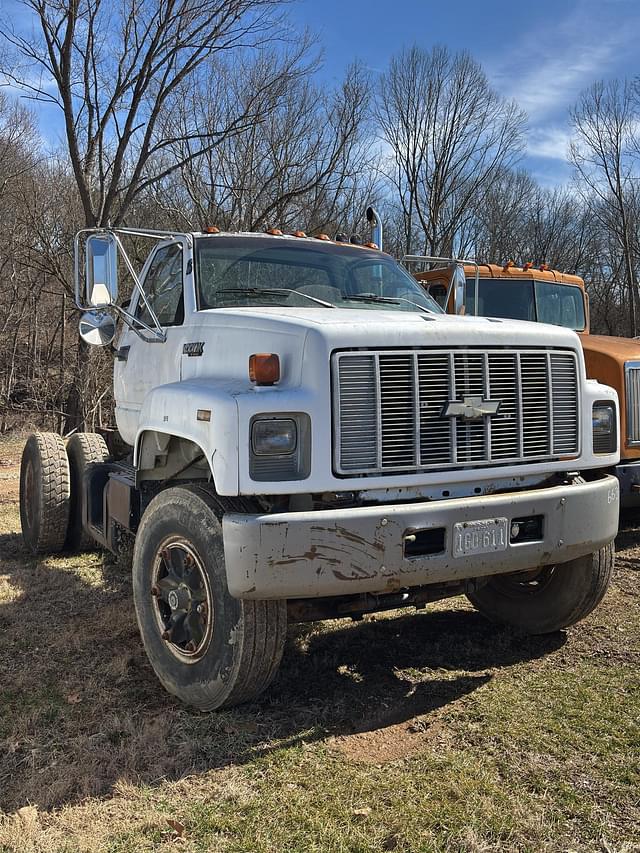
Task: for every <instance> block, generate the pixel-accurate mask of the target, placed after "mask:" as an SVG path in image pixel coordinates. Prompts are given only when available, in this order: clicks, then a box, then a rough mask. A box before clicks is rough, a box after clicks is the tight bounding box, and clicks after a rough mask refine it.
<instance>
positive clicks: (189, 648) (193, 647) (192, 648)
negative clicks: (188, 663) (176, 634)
mask: <svg viewBox="0 0 640 853" xmlns="http://www.w3.org/2000/svg"><path fill="white" fill-rule="evenodd" d="M185 649H186V651H188V652H195V650H196V644H195V643H194V642H193V640H189V642H188V643H187V645H186V646H185Z"/></svg>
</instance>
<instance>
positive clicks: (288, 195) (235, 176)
mask: <svg viewBox="0 0 640 853" xmlns="http://www.w3.org/2000/svg"><path fill="white" fill-rule="evenodd" d="M276 62H277V57H275V56H273V55H271V54H264V55H262V56H260V57H259V59H258V61H257V62H254V63H251V64H244V65H241V66H236V67H235V68H234V70H233V74H229V75H228V77H227V78H225V79H224V83H223V85H222V87H221V88H222V91H219V90H218V89H217V88H216V90H211V89H209V90H202V89H200V90H198V92H196V93H194V94H193V96H191V97H190V98H189V99H188V103H189V117H188V119H187V118H186V117H183V116H182V115H180V114H176V116H174V117H173V120H174V121H176V122H178V123H179V126H178V127H177V128H176V133H175V136H176V137H179V141H178V142H176V144H175V149H176V150H175V155H174V156H175V159H176V160H178V161H181V162H183V163H184V164H185V165H184V166H183V167H182V168H181V170H180V174H179V175H176V176H175V177H174V180H173V182H172V183H169V184H162V185H160V186H159V187H158V188H157V190H156V191H155V195H156V198H157V200H158V201H159V202H160V203H161V204H162V205H163V206H164V207H165V208H166V209H167V211H173V212H174V213H178V214H179V215H180V216H181V218H182V219H183V220H184V221H185V222H186V224H187V225H188V226H189V227H193V226H197V227H202V226H203V225H206V224H211V223H215V224H216V225H218V226H220V227H222V228H225V229H229V230H233V229H237V230H241V231H244V230H246V231H252V230H260V229H264V228H267V227H272V226H278V227H280V228H284V229H292V228H293V229H297V228H307V229H308V230H314V229H325V228H330V227H338V223H339V221H341V220H342V219H343V218H344V214H345V212H346V211H347V210H348V209H349V208H351V209H353V207H354V206H355V205H356V204H359V205H360V207H361V211H360V213H361V212H362V211H363V210H364V207H365V199H364V198H363V194H364V193H370V192H371V184H372V181H374V180H375V169H374V164H373V162H372V152H371V150H370V140H371V136H372V135H371V129H370V127H369V126H368V123H367V117H368V114H367V108H368V103H369V86H368V80H367V78H366V75H364V73H363V71H362V69H361V68H359V67H357V66H356V67H353V68H351V69H350V70H349V71H348V72H347V75H346V78H345V80H344V82H343V83H342V84H341V85H340V86H339V87H338V89H337V90H336V91H335V92H326V91H322V90H320V89H319V87H317V86H315V85H314V84H313V82H312V81H311V80H310V79H309V75H307V74H304V75H299V76H298V77H296V78H295V79H294V78H290V81H289V85H288V87H287V90H286V93H285V94H284V95H283V97H282V98H280V99H279V101H278V103H277V104H276V105H275V106H274V108H273V109H269V108H268V107H267V105H265V107H264V108H262V109H261V110H260V112H261V114H262V115H263V116H264V120H263V121H262V122H259V123H254V124H252V125H251V126H250V127H247V128H245V129H244V130H242V131H241V132H238V133H236V134H234V135H233V136H229V137H227V138H226V139H225V140H224V141H223V142H222V143H221V144H220V145H218V146H216V147H215V148H214V149H212V150H210V151H208V152H207V153H206V154H205V155H204V156H202V157H199V158H197V159H194V158H191V157H190V156H189V155H190V147H191V142H190V141H189V140H188V139H187V138H186V134H185V133H184V129H183V125H182V123H183V121H185V120H188V121H194V122H195V123H196V124H197V125H198V126H200V127H207V126H208V123H210V122H212V121H213V122H218V123H222V124H224V123H225V122H226V121H227V119H225V118H224V117H220V118H218V117H217V116H218V114H219V113H221V112H222V113H224V114H227V115H228V114H230V113H231V112H233V111H234V110H237V109H238V106H237V105H238V103H240V104H241V105H244V104H245V103H246V102H247V99H248V98H249V97H252V95H251V93H252V92H255V91H263V92H264V93H265V97H269V93H268V92H267V91H266V89H265V87H264V80H265V78H268V77H269V76H270V75H271V73H272V68H273V66H274V64H275V63H276ZM241 109H244V106H241ZM365 188H366V189H365ZM347 218H349V217H347Z"/></svg>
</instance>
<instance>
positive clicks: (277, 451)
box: [249, 412, 311, 483]
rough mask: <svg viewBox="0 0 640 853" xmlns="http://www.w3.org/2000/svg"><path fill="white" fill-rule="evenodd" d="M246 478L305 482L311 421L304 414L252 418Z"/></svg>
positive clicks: (264, 480) (308, 471)
mask: <svg viewBox="0 0 640 853" xmlns="http://www.w3.org/2000/svg"><path fill="white" fill-rule="evenodd" d="M249 432H250V442H249V476H250V477H251V479H252V480H256V481H257V482H263V483H266V482H269V481H271V482H274V483H275V482H282V481H284V480H305V479H306V478H307V477H308V476H309V474H310V473H311V418H310V417H309V415H307V414H305V413H304V412H277V413H273V414H267V413H266V412H265V413H264V414H261V415H254V417H253V418H252V419H251V424H250V427H249Z"/></svg>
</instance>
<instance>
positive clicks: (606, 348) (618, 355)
mask: <svg viewBox="0 0 640 853" xmlns="http://www.w3.org/2000/svg"><path fill="white" fill-rule="evenodd" d="M580 340H581V342H582V346H583V348H584V350H585V351H589V350H592V351H593V352H599V353H602V354H603V355H607V356H609V357H610V358H612V359H613V360H614V361H617V362H625V361H637V360H640V341H637V340H635V339H634V338H616V337H613V336H612V335H583V336H581V338H580Z"/></svg>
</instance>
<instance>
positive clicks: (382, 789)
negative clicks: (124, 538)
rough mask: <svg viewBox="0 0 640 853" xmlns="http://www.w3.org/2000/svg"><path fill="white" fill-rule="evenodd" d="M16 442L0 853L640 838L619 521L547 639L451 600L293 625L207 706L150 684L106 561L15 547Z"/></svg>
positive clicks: (592, 842)
mask: <svg viewBox="0 0 640 853" xmlns="http://www.w3.org/2000/svg"><path fill="white" fill-rule="evenodd" d="M19 453H20V449H19V445H18V444H11V443H6V442H3V443H2V444H0V750H1V752H0V755H1V758H0V809H3V810H4V811H0V851H6V853H9V851H11V853H18V851H19V853H28V852H29V851H33V853H36V851H37V853H49V851H69V853H76V851H112V853H116V851H117V852H118V853H124V851H131V853H134V851H135V853H137V851H151V850H153V851H156V850H167V851H169V850H172V851H174V850H176V849H179V850H188V851H209V850H212V851H217V850H220V851H249V850H251V851H254V850H256V851H305V853H306V851H383V850H398V851H448V850H456V851H458V850H459V851H469V853H471V852H472V851H473V853H481V851H494V850H509V851H511V850H515V851H519V850H522V851H524V850H527V851H571V850H572V851H584V850H593V851H604V853H610V851H616V853H631V851H638V850H640V828H639V827H640V804H639V794H638V790H639V789H640V786H639V783H640V766H639V760H640V758H639V755H640V691H639V690H638V686H639V681H640V677H639V673H640V668H639V663H640V597H639V591H638V580H639V579H640V576H639V574H638V569H639V566H640V560H639V556H640V552H639V551H638V549H637V547H636V542H640V530H639V529H637V527H636V526H634V521H633V519H629V520H627V523H626V528H625V531H624V532H623V533H622V534H621V536H620V540H619V549H620V550H621V555H620V559H619V566H620V570H619V572H618V575H617V577H616V581H615V583H614V585H613V588H612V590H611V592H610V593H609V595H608V596H607V598H606V599H605V602H604V603H603V605H602V606H601V607H600V608H599V609H598V610H597V611H596V612H595V613H594V614H593V615H592V617H591V618H590V619H588V620H586V621H585V622H584V623H582V624H581V625H580V626H578V627H577V628H575V629H573V630H572V631H570V632H568V633H567V634H557V635H554V636H551V637H547V638H538V639H530V638H523V637H519V636H518V635H517V634H514V633H513V632H511V631H507V630H504V629H500V628H496V627H494V626H491V625H489V624H488V623H487V622H485V621H484V620H483V619H482V618H481V617H480V616H479V615H477V614H476V613H474V612H473V611H472V610H471V609H470V607H469V606H468V605H466V603H465V602H464V600H462V599H460V600H456V601H454V602H453V604H451V603H447V604H446V605H442V606H437V607H434V608H432V609H429V610H428V611H425V612H421V613H417V614H415V613H411V614H404V613H401V612H398V613H395V614H390V615H388V616H384V617H378V618H377V619H366V620H364V621H363V622H361V623H351V622H348V621H342V622H336V623H325V624H322V625H317V626H298V627H295V626H294V627H293V628H292V630H291V635H290V640H289V644H288V648H287V651H286V654H285V660H284V663H283V667H282V672H281V674H280V676H279V678H278V680H277V682H276V684H275V685H274V687H273V688H272V689H271V691H270V692H269V693H268V694H267V695H266V696H265V697H263V698H262V699H261V700H260V701H259V702H256V703H254V704H251V705H247V706H244V707H243V708H240V709H236V710H233V711H229V712H224V713H220V714H208V715H204V714H198V713H195V712H192V711H189V710H187V709H185V708H183V707H182V706H180V705H179V704H178V703H177V702H175V701H174V700H173V699H172V698H171V697H169V696H168V695H166V694H165V693H164V692H163V691H162V689H161V687H160V685H159V684H158V683H157V681H156V679H155V677H154V676H153V673H152V672H151V670H150V668H149V666H148V664H147V661H146V658H145V655H144V652H143V650H142V648H141V645H140V640H139V636H138V632H137V628H136V624H135V617H134V613H133V608H132V604H131V597H130V583H129V578H128V577H127V574H126V572H125V571H123V570H122V569H121V568H118V567H117V566H115V565H114V564H113V563H112V562H110V561H109V560H107V559H105V558H103V557H102V555H100V554H84V555H81V556H73V557H70V556H64V555H63V556H61V557H58V558H55V559H53V558H52V559H47V560H41V561H38V560H32V559H30V558H29V557H28V555H27V554H26V553H25V551H24V550H23V548H22V544H21V540H20V537H19V535H18V530H19V520H18V513H17V504H16V499H17V484H18V483H17V469H16V467H15V465H16V464H17V462H18V460H19ZM5 462H8V463H13V464H3V463H5Z"/></svg>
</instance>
